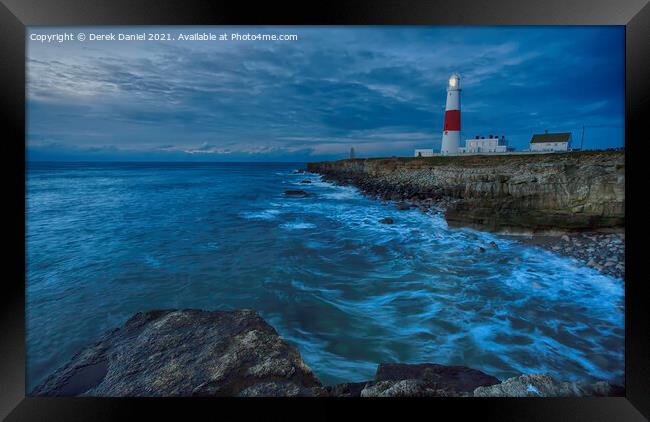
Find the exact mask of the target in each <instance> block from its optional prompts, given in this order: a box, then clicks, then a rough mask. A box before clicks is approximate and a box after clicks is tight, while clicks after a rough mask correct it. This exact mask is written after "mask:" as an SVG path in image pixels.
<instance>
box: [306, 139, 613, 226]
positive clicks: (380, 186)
mask: <svg viewBox="0 0 650 422" xmlns="http://www.w3.org/2000/svg"><path fill="white" fill-rule="evenodd" d="M307 170H308V171H310V172H313V173H319V174H321V175H323V176H324V178H325V179H326V180H330V181H334V182H336V183H339V184H351V185H354V186H357V187H359V188H360V189H361V190H362V191H364V192H365V193H367V194H370V195H372V196H377V197H381V198H384V199H391V200H408V201H413V202H416V203H418V202H420V203H421V202H426V203H433V204H436V203H437V204H438V205H441V206H442V207H443V208H444V209H445V211H446V212H445V217H446V219H447V221H448V222H449V224H450V225H453V226H473V227H478V228H481V229H486V230H491V231H499V232H553V231H576V230H594V229H601V228H613V227H623V225H624V214H625V194H624V193H625V155H624V152H623V151H581V152H569V153H562V154H521V155H476V156H454V157H426V158H372V159H350V160H340V161H331V162H317V163H309V164H308V166H307Z"/></svg>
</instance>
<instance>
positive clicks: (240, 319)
mask: <svg viewBox="0 0 650 422" xmlns="http://www.w3.org/2000/svg"><path fill="white" fill-rule="evenodd" d="M32 394H33V395H36V396H109V397H127V396H131V397H149V396H164V397H170V396H249V397H253V396H258V397H259V396H271V397H281V396H333V397H458V396H461V397H471V396H474V397H488V396H489V397H521V396H548V397H571V396H621V395H624V391H623V390H622V388H621V387H615V386H611V385H609V384H607V383H606V382H603V381H600V382H597V383H594V384H588V383H583V382H560V381H556V380H554V379H553V378H551V377H550V376H548V375H544V374H533V375H522V376H519V377H516V378H511V379H509V380H507V381H505V382H503V383H500V381H499V380H498V379H497V378H495V377H493V376H491V375H488V374H486V373H484V372H481V371H479V370H476V369H472V368H468V367H465V366H445V365H438V364H431V363H426V364H414V365H409V364H398V363H391V364H380V365H379V366H378V368H377V372H376V374H375V377H374V380H372V381H367V382H352V383H342V384H338V385H334V386H328V387H323V386H322V385H321V383H320V381H319V380H318V379H317V378H316V377H315V375H314V374H313V373H312V371H311V370H310V369H309V367H308V366H307V365H306V364H305V363H304V362H303V361H302V358H301V357H300V353H299V352H298V350H297V349H296V348H295V347H294V346H292V345H290V344H288V343H287V342H285V341H284V340H283V339H282V338H281V337H280V336H279V335H278V333H277V332H276V331H275V330H274V329H273V327H271V326H270V325H268V324H267V323H266V322H265V321H264V320H263V319H262V318H261V317H260V316H259V315H258V314H257V313H256V312H255V311H252V310H239V311H201V310H193V309H188V310H161V311H150V312H145V313H137V314H135V315H134V316H133V317H132V318H131V319H129V320H128V321H127V322H126V323H125V324H124V325H123V326H122V327H120V328H118V329H115V330H112V331H109V332H108V333H106V334H105V335H104V336H103V337H102V338H101V339H100V340H99V341H98V342H97V343H95V344H93V345H91V346H89V347H86V348H85V349H83V350H82V351H81V352H79V353H77V354H76V355H75V356H73V357H72V359H71V360H70V362H69V363H68V364H67V365H65V366H64V367H62V368H60V369H59V370H57V371H56V372H55V373H54V374H52V375H51V376H50V377H49V378H48V379H46V380H45V382H43V384H41V385H40V386H38V387H36V389H34V391H33V392H32Z"/></svg>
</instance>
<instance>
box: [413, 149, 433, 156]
mask: <svg viewBox="0 0 650 422" xmlns="http://www.w3.org/2000/svg"><path fill="white" fill-rule="evenodd" d="M413 156H414V157H433V150H432V149H416V150H415V154H414V155H413Z"/></svg>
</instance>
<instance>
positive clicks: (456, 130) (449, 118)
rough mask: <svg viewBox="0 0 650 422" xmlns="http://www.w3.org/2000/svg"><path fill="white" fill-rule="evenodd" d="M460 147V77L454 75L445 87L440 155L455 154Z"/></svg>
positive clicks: (456, 74)
mask: <svg viewBox="0 0 650 422" xmlns="http://www.w3.org/2000/svg"><path fill="white" fill-rule="evenodd" d="M459 145H460V75H459V74H458V73H454V74H453V75H451V76H450V77H449V84H448V85H447V105H446V107H445V126H444V128H443V131H442V145H441V147H440V154H442V155H447V154H457V153H458V147H459Z"/></svg>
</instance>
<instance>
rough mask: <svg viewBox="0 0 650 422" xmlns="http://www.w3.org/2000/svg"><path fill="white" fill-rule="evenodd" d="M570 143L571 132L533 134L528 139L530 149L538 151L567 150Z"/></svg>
mask: <svg viewBox="0 0 650 422" xmlns="http://www.w3.org/2000/svg"><path fill="white" fill-rule="evenodd" d="M570 144H571V133H570V132H563V133H548V131H546V132H545V133H543V134H535V135H533V137H532V138H531V140H530V150H531V151H538V152H558V151H568V150H569V146H570Z"/></svg>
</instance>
